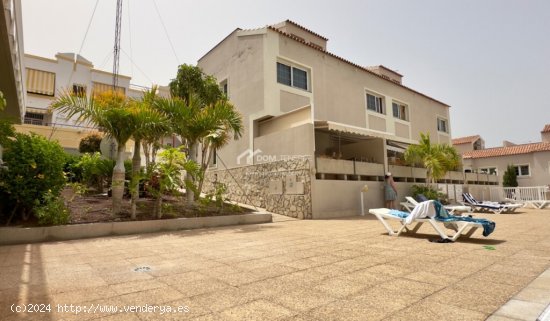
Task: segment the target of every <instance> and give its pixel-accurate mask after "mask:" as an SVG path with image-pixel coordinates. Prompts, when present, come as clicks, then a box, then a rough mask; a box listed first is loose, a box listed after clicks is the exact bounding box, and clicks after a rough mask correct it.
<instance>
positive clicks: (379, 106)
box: [367, 94, 385, 114]
mask: <svg viewBox="0 0 550 321" xmlns="http://www.w3.org/2000/svg"><path fill="white" fill-rule="evenodd" d="M367 109H368V110H372V111H375V112H377V113H380V114H385V112H384V99H383V98H382V97H380V96H375V95H373V94H367Z"/></svg>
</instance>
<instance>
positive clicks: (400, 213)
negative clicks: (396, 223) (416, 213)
mask: <svg viewBox="0 0 550 321" xmlns="http://www.w3.org/2000/svg"><path fill="white" fill-rule="evenodd" d="M409 214H411V213H407V212H403V211H398V210H390V215H393V216H397V217H400V218H406V217H407V216H409Z"/></svg>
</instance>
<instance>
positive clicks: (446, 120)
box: [437, 116, 449, 134]
mask: <svg viewBox="0 0 550 321" xmlns="http://www.w3.org/2000/svg"><path fill="white" fill-rule="evenodd" d="M440 121H441V122H444V123H445V130H441V129H440V128H439V122H440ZM437 131H438V132H440V133H445V134H448V133H449V120H448V119H447V118H445V117H441V116H437Z"/></svg>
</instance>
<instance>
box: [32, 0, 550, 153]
mask: <svg viewBox="0 0 550 321" xmlns="http://www.w3.org/2000/svg"><path fill="white" fill-rule="evenodd" d="M22 3H23V30H24V38H25V44H24V45H25V51H26V52H27V53H30V54H35V55H40V56H45V57H50V58H53V56H54V55H55V53H57V52H78V51H79V48H80V47H81V44H82V42H83V39H84V34H85V32H86V29H87V26H88V23H89V21H90V17H91V15H92V11H93V9H94V6H95V4H96V1H93V0H86V1H85V0H51V1H44V0H22ZM115 3H116V1H114V0H112V1H107V0H99V2H98V6H97V10H96V12H95V15H94V18H93V20H92V23H91V27H90V30H89V32H88V35H87V37H86V41H85V42H84V46H83V47H82V51H81V55H83V56H84V57H85V58H87V59H88V60H91V61H92V62H93V63H94V66H95V67H96V68H99V69H104V70H111V69H112V50H113V49H112V48H113V41H114V24H115V22H114V20H115ZM155 3H156V7H155ZM156 8H158V12H159V13H160V16H161V17H162V22H161V19H160V18H159V13H157V9H156ZM286 19H291V20H293V21H295V22H297V23H299V24H301V25H303V26H305V27H307V28H309V29H311V30H313V31H315V32H317V33H319V34H321V35H323V36H326V37H327V38H329V42H328V50H329V51H331V52H332V53H335V54H337V55H339V56H341V57H344V58H346V59H348V60H351V61H353V62H355V63H357V64H360V65H365V66H371V65H378V64H382V65H385V66H387V67H389V68H393V69H396V70H398V71H399V73H401V74H403V75H404V76H405V77H404V79H403V82H404V84H405V85H406V86H409V87H411V88H414V89H415V90H418V91H420V92H422V93H425V94H427V95H429V96H432V97H434V98H436V99H438V100H441V101H443V102H445V103H447V104H449V105H451V106H452V107H451V131H452V135H453V137H460V136H468V135H474V134H480V135H481V136H482V137H483V138H484V139H485V141H486V145H487V146H497V145H500V144H501V142H502V141H503V140H509V141H512V142H515V143H527V142H536V141H540V130H541V129H542V128H543V126H544V124H547V123H550V97H549V96H550V1H545V0H537V1H535V0H523V1H522V0H515V1H511V0H482V1H481V0H461V1H456V0H455V1H453V0H415V1H410V0H409V1H407V0H390V1H382V0H379V1H346V0H340V1H323V0H321V1H309V0H307V1H288V0H279V1H262V0H260V1H245V0H242V1H211V0H203V1H187V0H155V1H154V0H139V1H136V0H125V1H124V4H123V21H122V25H123V30H122V50H123V52H122V53H121V60H120V69H121V73H123V74H126V75H130V76H132V77H133V81H132V82H133V83H135V84H139V85H146V86H149V85H150V84H151V83H157V84H161V85H166V84H167V83H168V82H169V81H170V79H171V78H173V77H174V75H175V73H176V70H177V66H178V64H180V63H191V64H195V63H196V62H197V60H198V58H200V57H201V56H202V55H203V54H204V53H206V52H207V51H208V50H209V49H211V48H212V47H213V46H214V45H216V44H217V43H218V42H219V41H220V40H222V39H223V38H224V37H225V36H226V35H228V34H229V33H230V32H231V31H232V30H234V29H235V28H237V27H241V28H256V27H261V26H265V25H267V24H273V23H276V22H279V21H283V20H286ZM163 23H164V26H165V27H166V29H167V31H168V37H169V38H170V40H171V42H172V43H173V46H174V48H175V53H174V51H173V50H172V49H171V45H170V42H169V41H168V37H167V35H166V33H165V32H164V28H163ZM131 61H133V63H131Z"/></svg>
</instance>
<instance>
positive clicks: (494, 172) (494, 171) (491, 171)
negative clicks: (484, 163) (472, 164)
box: [479, 167, 497, 175]
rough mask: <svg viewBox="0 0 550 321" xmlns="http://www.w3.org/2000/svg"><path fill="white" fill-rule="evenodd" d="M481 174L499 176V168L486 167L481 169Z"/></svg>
mask: <svg viewBox="0 0 550 321" xmlns="http://www.w3.org/2000/svg"><path fill="white" fill-rule="evenodd" d="M479 172H480V173H482V174H490V175H497V168H496V167H484V168H480V169H479Z"/></svg>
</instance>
